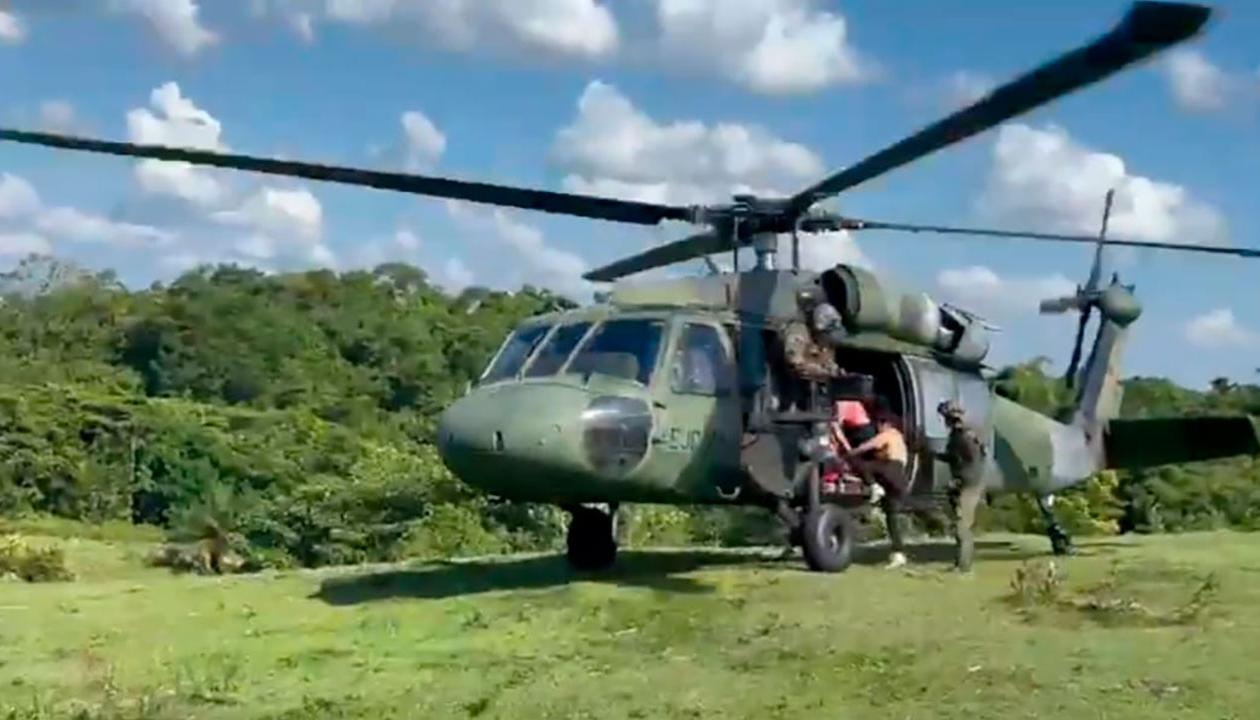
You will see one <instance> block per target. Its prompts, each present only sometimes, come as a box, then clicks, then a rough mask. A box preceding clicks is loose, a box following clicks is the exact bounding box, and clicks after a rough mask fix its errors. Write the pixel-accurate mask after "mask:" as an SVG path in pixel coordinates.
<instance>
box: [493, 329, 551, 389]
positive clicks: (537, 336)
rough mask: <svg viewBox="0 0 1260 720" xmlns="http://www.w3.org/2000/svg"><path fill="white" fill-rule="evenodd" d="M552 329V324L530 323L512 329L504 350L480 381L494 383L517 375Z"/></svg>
mask: <svg viewBox="0 0 1260 720" xmlns="http://www.w3.org/2000/svg"><path fill="white" fill-rule="evenodd" d="M550 329H551V326H550V325H529V326H527V327H521V328H517V329H516V330H514V331H512V334H511V335H510V336H509V337H508V339H507V342H506V343H504V345H503V350H502V352H500V353H499V356H498V357H497V358H495V360H494V362H493V363H492V364H491V365H490V367H489V368H487V369H486V373H485V375H482V376H481V381H480V382H483V383H492V382H496V381H499V380H503V379H505V378H510V377H515V375H516V374H517V373H518V372H520V371H521V366H522V365H524V364H525V360H526V359H528V358H529V356H530V354H531V353H533V352H534V348H536V347H538V343H539V342H541V341H542V339H543V338H544V337H546V335H547V331H548V330H550Z"/></svg>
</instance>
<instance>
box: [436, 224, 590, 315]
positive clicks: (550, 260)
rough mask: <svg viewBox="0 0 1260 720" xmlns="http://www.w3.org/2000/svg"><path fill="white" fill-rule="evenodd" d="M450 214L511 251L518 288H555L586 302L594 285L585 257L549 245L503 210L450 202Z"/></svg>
mask: <svg viewBox="0 0 1260 720" xmlns="http://www.w3.org/2000/svg"><path fill="white" fill-rule="evenodd" d="M446 208H447V212H448V213H449V214H450V216H451V217H452V218H453V219H454V220H455V221H456V222H457V223H458V224H460V225H461V226H463V227H464V228H465V229H467V230H469V231H471V232H474V233H477V235H478V237H479V238H487V239H489V240H491V241H493V242H494V243H495V244H497V245H498V246H500V247H502V248H503V249H505V250H508V251H510V252H511V253H512V255H514V256H515V257H516V258H517V262H516V263H515V264H516V267H517V270H516V278H515V280H516V284H524V283H529V284H533V285H537V286H541V287H547V288H551V289H553V290H555V291H557V292H560V293H563V294H567V295H569V296H570V297H575V298H583V299H584V298H586V297H587V296H589V295H590V293H591V290H592V288H593V285H592V284H591V283H590V282H588V281H586V280H583V279H582V274H583V273H585V272H586V271H587V269H588V267H587V264H586V261H585V260H583V259H582V258H581V256H579V255H577V254H575V253H571V252H568V251H566V250H561V249H559V248H556V247H554V246H552V245H551V244H549V243H548V242H547V239H546V237H545V236H544V235H543V232H542V231H541V230H539V229H538V228H536V227H534V226H533V225H529V224H527V223H524V222H521V221H520V220H517V219H516V218H515V217H514V216H513V215H514V213H510V212H508V211H506V210H504V209H502V208H492V209H491V208H484V207H481V206H477V205H471V204H468V203H463V202H459V201H454V200H450V201H447V202H446Z"/></svg>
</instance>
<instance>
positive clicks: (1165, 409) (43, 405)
mask: <svg viewBox="0 0 1260 720" xmlns="http://www.w3.org/2000/svg"><path fill="white" fill-rule="evenodd" d="M0 296H2V297H3V300H2V301H0V518H8V519H9V520H13V519H15V518H22V517H24V516H32V515H33V516H42V517H47V516H54V517H60V518H67V519H72V520H77V521H84V522H88V523H102V522H116V523H117V522H122V523H130V524H136V525H145V526H156V527H158V528H162V529H164V530H166V531H170V532H172V533H174V534H179V533H180V532H181V531H183V530H188V529H189V528H192V527H194V526H195V525H196V524H197V523H198V522H200V521H201V520H200V519H204V518H206V517H213V518H215V519H216V521H217V522H219V523H220V524H221V525H223V526H225V527H227V528H228V529H230V530H231V531H232V537H233V538H234V544H235V545H236V549H237V550H238V552H239V553H240V554H242V555H243V556H244V557H246V558H247V560H248V562H249V563H251V564H253V565H254V566H288V565H306V566H314V565H323V564H328V563H344V562H359V561H368V560H387V559H393V558H397V557H400V556H403V555H421V556H423V555H428V556H438V555H450V554H460V553H486V552H497V551H509V550H525V549H544V548H553V547H557V546H558V544H559V543H560V542H561V540H562V537H563V528H564V523H563V521H564V516H563V514H561V513H559V512H558V511H556V510H554V509H552V508H545V507H532V506H531V507H527V506H517V505H513V504H504V503H494V502H492V501H490V500H488V499H486V498H484V497H482V496H480V495H478V494H477V493H475V492H473V491H471V490H470V489H469V488H467V487H465V486H463V485H462V484H461V483H459V482H458V481H457V480H456V479H455V478H453V477H452V476H451V475H450V474H449V473H448V472H446V470H445V469H444V468H443V466H442V465H441V463H440V461H439V460H438V458H437V455H436V452H435V451H434V449H433V447H432V444H431V441H432V433H433V429H434V422H435V419H436V416H437V413H438V411H439V410H440V409H441V408H442V407H443V406H444V405H445V404H446V403H448V402H450V401H451V400H452V399H454V398H455V397H457V396H458V394H459V393H461V392H462V391H463V389H464V387H465V386H466V384H467V383H468V382H469V381H471V380H472V379H473V378H474V377H475V376H476V375H477V374H478V373H479V372H480V370H481V368H482V367H483V365H484V364H485V362H486V361H487V360H488V358H489V356H490V355H491V354H492V353H493V351H494V350H495V348H496V347H497V346H498V344H499V342H500V340H501V339H502V338H503V337H504V335H505V334H506V333H507V331H508V330H509V328H511V327H512V326H513V325H514V324H515V323H516V322H517V321H518V320H520V319H521V318H523V317H525V316H527V315H531V314H534V313H537V312H541V311H546V310H552V309H556V308H561V307H566V306H571V305H572V303H571V302H570V301H568V300H566V299H565V298H562V297H558V296H556V295H553V294H551V293H549V292H547V291H544V290H539V289H536V288H530V287H526V288H523V289H521V290H520V291H519V292H516V293H503V292H491V291H487V290H483V289H476V288H474V289H469V290H466V291H464V292H463V293H461V294H459V295H458V296H450V295H447V294H444V293H443V292H442V291H441V290H439V289H438V288H436V287H435V286H433V285H431V284H430V283H429V282H428V280H427V278H426V276H425V274H424V273H423V272H422V271H421V270H419V269H417V268H414V267H410V266H405V265H382V266H380V267H378V268H376V269H374V270H372V271H356V272H346V273H340V274H338V273H334V272H332V271H311V272H305V273H296V274H287V275H270V276H269V275H264V274H261V273H259V272H256V271H252V270H244V269H239V268H233V267H216V268H202V269H198V270H196V271H192V272H189V273H186V274H185V275H183V276H181V277H179V278H178V279H176V280H175V281H174V282H172V283H170V284H169V285H155V286H153V287H151V288H149V289H146V290H142V291H132V290H128V289H126V288H124V287H123V286H122V285H120V284H119V283H118V282H117V281H116V280H115V278H114V276H113V275H112V274H111V273H89V272H86V271H83V270H80V269H77V268H74V267H71V266H67V265H64V264H61V263H58V262H57V261H54V260H51V259H48V258H30V259H28V260H27V261H25V262H23V263H22V264H20V265H19V266H18V267H17V269H16V270H14V271H12V272H10V273H7V274H5V275H3V276H2V277H0ZM1042 367H1043V365H1042V363H1040V362H1039V361H1034V362H1030V363H1027V364H1025V365H1021V366H1018V367H1014V368H1007V369H1006V370H1004V371H1003V372H1002V374H1001V375H1000V376H999V377H998V379H997V380H996V382H998V383H999V386H1000V389H1001V391H1002V392H1003V393H1004V394H1006V395H1008V396H1009V397H1012V398H1014V399H1016V400H1017V401H1019V402H1021V403H1023V404H1025V405H1027V406H1029V407H1032V408H1034V409H1037V410H1041V411H1044V412H1053V411H1054V409H1055V408H1056V407H1058V406H1059V404H1061V403H1062V402H1063V401H1064V399H1065V397H1066V393H1065V392H1064V390H1063V388H1062V386H1061V384H1060V383H1059V382H1058V381H1057V380H1055V379H1051V378H1047V377H1046V375H1045V373H1044V372H1043V371H1042ZM1198 412H1251V413H1260V387H1257V386H1256V385H1233V384H1230V383H1228V382H1226V381H1223V380H1222V381H1219V382H1218V383H1216V385H1215V386H1214V387H1213V389H1212V390H1211V391H1209V392H1206V393H1201V392H1195V391H1191V390H1188V389H1185V388H1181V387H1178V386H1176V385H1174V384H1173V383H1170V382H1168V381H1166V380H1162V379H1158V378H1136V379H1131V380H1130V381H1129V382H1128V384H1127V391H1126V396H1125V402H1124V414H1125V415H1128V416H1142V415H1152V414H1169V413H1198ZM1058 507H1059V508H1061V509H1062V512H1063V513H1064V514H1065V520H1066V521H1067V524H1068V525H1070V526H1071V528H1072V529H1074V530H1075V531H1077V532H1089V531H1092V532H1118V531H1138V532H1163V531H1178V530H1188V529H1205V528H1213V527H1234V528H1242V529H1254V528H1256V527H1258V526H1260V464H1258V463H1257V462H1256V461H1255V460H1253V459H1242V460H1232V461H1224V462H1218V463H1208V464H1202V465H1196V466H1184V467H1172V468H1164V469H1161V470H1158V471H1152V472H1148V473H1144V474H1141V475H1132V476H1130V475H1125V474H1119V475H1113V474H1106V475H1104V476H1102V477H1100V478H1098V479H1097V480H1096V481H1095V482H1094V483H1092V484H1091V485H1090V486H1088V487H1087V488H1084V489H1082V490H1081V491H1079V492H1075V493H1073V494H1072V495H1071V496H1070V497H1065V498H1063V499H1061V501H1060V503H1059V505H1058ZM635 512H636V515H635V522H634V523H632V525H631V527H632V532H633V533H634V535H633V538H634V539H635V540H636V541H639V542H650V541H660V542H670V543H677V542H702V543H725V544H739V543H744V542H757V541H765V540H766V539H767V538H768V537H772V536H771V535H768V533H772V532H773V531H774V526H773V523H772V522H768V521H767V520H766V519H764V518H762V517H761V516H760V514H757V515H756V517H754V516H753V515H752V514H748V513H740V512H732V511H718V510H704V509H681V508H636V509H635ZM984 522H985V524H986V525H987V526H989V527H1000V528H1003V529H1011V530H1021V531H1026V530H1039V529H1040V526H1039V522H1040V520H1039V518H1038V517H1037V516H1036V513H1035V512H1033V510H1032V507H1031V505H1030V504H1029V503H1027V502H1026V501H1023V500H1020V499H1004V500H1003V501H1001V502H1000V503H998V504H996V505H995V506H994V507H992V508H989V509H988V511H987V513H986V515H985V520H984Z"/></svg>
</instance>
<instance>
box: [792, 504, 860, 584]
mask: <svg viewBox="0 0 1260 720" xmlns="http://www.w3.org/2000/svg"><path fill="white" fill-rule="evenodd" d="M856 534H857V528H856V527H855V526H854V523H853V518H852V517H850V516H849V513H848V512H847V511H845V510H844V509H843V508H839V507H836V506H835V505H823V506H822V507H820V508H818V509H816V510H813V511H811V512H810V513H809V514H808V515H806V516H805V525H804V527H803V528H802V535H803V538H802V539H803V540H804V551H805V562H806V564H807V565H809V569H810V570H814V571H816V572H843V571H844V570H845V569H846V568H848V567H849V564H850V563H852V562H853V540H854V537H855V536H856Z"/></svg>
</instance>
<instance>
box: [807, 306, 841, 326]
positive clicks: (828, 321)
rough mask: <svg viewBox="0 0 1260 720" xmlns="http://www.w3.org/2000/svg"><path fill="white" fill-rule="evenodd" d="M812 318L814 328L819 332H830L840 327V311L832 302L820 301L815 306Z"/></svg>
mask: <svg viewBox="0 0 1260 720" xmlns="http://www.w3.org/2000/svg"><path fill="white" fill-rule="evenodd" d="M810 320H811V322H812V324H813V326H814V330H816V331H818V332H819V333H830V332H834V331H836V330H839V329H840V322H841V321H840V313H839V312H838V311H837V310H836V309H835V307H833V306H832V305H831V303H820V304H819V305H818V306H817V307H815V308H814V311H813V315H812V316H811V318H810Z"/></svg>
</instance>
